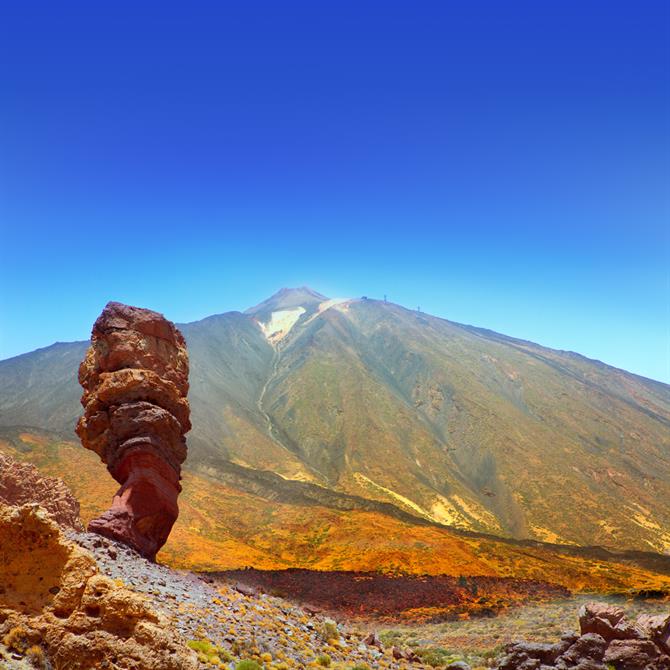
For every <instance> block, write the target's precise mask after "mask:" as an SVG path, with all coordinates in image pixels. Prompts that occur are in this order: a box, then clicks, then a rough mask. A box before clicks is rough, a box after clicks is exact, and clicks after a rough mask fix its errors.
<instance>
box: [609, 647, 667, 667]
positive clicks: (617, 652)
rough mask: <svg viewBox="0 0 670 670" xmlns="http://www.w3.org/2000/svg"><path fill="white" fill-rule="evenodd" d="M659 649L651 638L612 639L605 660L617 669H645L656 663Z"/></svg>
mask: <svg viewBox="0 0 670 670" xmlns="http://www.w3.org/2000/svg"><path fill="white" fill-rule="evenodd" d="M659 656H660V653H659V650H658V648H657V647H656V645H655V644H654V643H653V642H652V641H651V640H612V642H611V643H610V645H609V646H608V647H607V651H606V652H605V658H604V659H603V661H604V662H605V663H606V664H610V663H611V664H612V665H613V666H614V667H615V668H616V669H617V670H643V668H647V667H648V666H650V665H652V664H653V663H655V661H656V660H657V659H658V657H659Z"/></svg>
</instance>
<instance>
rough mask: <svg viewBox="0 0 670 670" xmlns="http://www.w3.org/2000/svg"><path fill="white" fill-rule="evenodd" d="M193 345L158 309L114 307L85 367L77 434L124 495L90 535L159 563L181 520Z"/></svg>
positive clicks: (100, 323) (97, 329) (99, 326)
mask: <svg viewBox="0 0 670 670" xmlns="http://www.w3.org/2000/svg"><path fill="white" fill-rule="evenodd" d="M188 371H189V365H188V354H187V351H186V343H185V341H184V338H183V337H182V335H181V333H180V332H179V330H178V329H177V328H176V327H175V325H174V324H173V323H171V322H170V321H168V320H167V319H165V317H163V316H162V315H161V314H158V313H157V312H152V311H151V310H147V309H141V308H139V307H131V306H128V305H123V304H121V303H117V302H110V303H108V304H107V306H106V307H105V308H104V310H103V311H102V314H101V315H100V316H99V317H98V319H97V321H96V322H95V324H94V326H93V332H92V336H91V346H90V347H89V349H88V351H87V353H86V357H85V358H84V361H83V362H82V364H81V366H80V367H79V382H80V384H81V385H82V387H83V389H84V392H83V395H82V399H81V402H82V405H83V407H84V415H83V416H82V417H81V418H80V419H79V422H78V423H77V434H78V435H79V437H80V439H81V441H82V444H83V446H84V447H85V448H87V449H90V450H91V451H94V452H95V453H97V454H98V455H99V456H100V458H101V460H102V461H103V462H104V463H105V464H106V465H107V469H108V470H109V472H110V474H111V475H112V477H114V479H116V480H117V481H118V482H119V484H121V488H120V489H119V490H118V492H117V493H116V495H115V496H114V499H113V501H112V506H111V508H110V509H109V510H108V511H107V512H105V513H104V514H102V515H101V516H100V517H98V518H97V519H94V520H93V521H91V523H90V524H89V530H90V531H92V532H95V533H98V534H100V535H104V536H106V537H109V538H112V539H114V540H118V541H120V542H123V543H125V544H127V545H128V546H130V547H132V548H133V549H135V550H136V551H138V552H139V553H140V554H141V555H142V556H144V557H145V558H148V559H150V560H154V559H155V557H156V553H157V552H158V551H159V549H160V548H161V547H162V546H163V545H164V544H165V542H166V541H167V538H168V536H169V534H170V531H171V529H172V526H173V524H174V522H175V521H176V519H177V516H178V514H179V508H178V506H177V498H178V495H179V492H180V491H181V486H180V484H179V481H180V479H181V465H182V463H183V462H184V460H185V459H186V439H185V437H184V435H185V433H187V432H188V431H189V430H190V428H191V424H190V419H189V414H190V410H189V405H188V400H187V399H186V395H187V393H188Z"/></svg>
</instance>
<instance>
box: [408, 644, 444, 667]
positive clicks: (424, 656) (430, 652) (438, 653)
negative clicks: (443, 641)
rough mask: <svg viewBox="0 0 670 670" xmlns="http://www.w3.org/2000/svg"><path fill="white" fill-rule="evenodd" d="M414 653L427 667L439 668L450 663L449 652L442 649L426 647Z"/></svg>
mask: <svg viewBox="0 0 670 670" xmlns="http://www.w3.org/2000/svg"><path fill="white" fill-rule="evenodd" d="M414 653H415V654H416V655H417V656H418V657H419V658H420V659H421V662H422V663H424V664H425V665H430V666H432V667H433V668H437V667H438V666H440V665H445V664H446V663H447V662H448V661H449V656H450V654H449V652H448V651H447V650H446V649H442V647H424V648H418V649H415V650H414Z"/></svg>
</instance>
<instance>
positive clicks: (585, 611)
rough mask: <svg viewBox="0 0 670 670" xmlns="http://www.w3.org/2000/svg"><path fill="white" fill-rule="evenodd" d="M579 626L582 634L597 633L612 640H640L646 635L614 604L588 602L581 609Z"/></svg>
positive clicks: (608, 640)
mask: <svg viewBox="0 0 670 670" xmlns="http://www.w3.org/2000/svg"><path fill="white" fill-rule="evenodd" d="M579 627H580V629H581V631H582V635H583V634H585V633H596V634H597V635H602V637H603V638H604V639H605V640H607V642H610V641H611V640H639V639H642V638H643V637H644V633H643V631H641V630H640V629H639V628H638V627H637V626H636V625H635V624H633V623H631V622H630V621H627V620H626V618H625V616H624V611H623V610H622V609H621V608H620V607H616V606H614V605H605V604H603V603H587V604H586V605H582V607H581V608H580V610H579Z"/></svg>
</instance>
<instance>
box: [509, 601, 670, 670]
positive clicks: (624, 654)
mask: <svg viewBox="0 0 670 670" xmlns="http://www.w3.org/2000/svg"><path fill="white" fill-rule="evenodd" d="M579 627H580V631H581V635H577V634H575V633H568V634H566V635H564V636H563V637H562V638H561V640H560V641H559V642H557V643H556V644H537V643H526V642H514V643H512V644H510V645H508V646H507V648H506V650H505V651H506V654H505V656H503V657H502V658H501V659H500V660H499V662H498V665H497V668H498V670H535V669H536V668H537V669H540V670H545V669H546V670H549V668H559V669H560V670H568V669H569V668H578V669H579V670H612V668H614V669H616V670H670V646H669V645H670V614H667V615H656V616H650V615H648V614H643V615H642V616H641V617H639V618H638V620H637V621H635V622H632V621H629V620H628V619H627V618H626V616H625V613H624V611H623V610H622V609H621V608H620V607H616V606H614V605H606V604H603V603H588V604H586V605H584V606H582V608H581V609H580V610H579Z"/></svg>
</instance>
